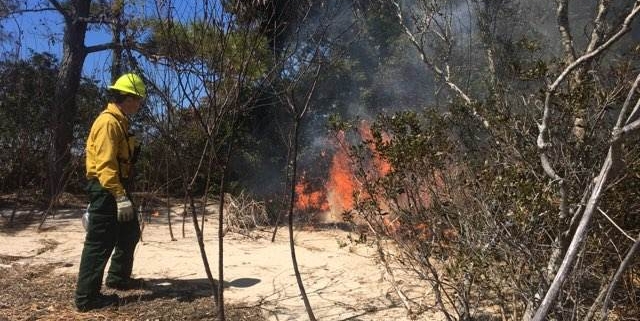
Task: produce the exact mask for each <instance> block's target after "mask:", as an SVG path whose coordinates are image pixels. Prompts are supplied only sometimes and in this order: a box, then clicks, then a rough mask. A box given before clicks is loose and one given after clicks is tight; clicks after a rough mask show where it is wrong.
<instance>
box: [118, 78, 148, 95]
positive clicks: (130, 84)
mask: <svg viewBox="0 0 640 321" xmlns="http://www.w3.org/2000/svg"><path fill="white" fill-rule="evenodd" d="M109 89H112V90H118V91H121V92H124V93H127V94H134V95H136V96H139V97H142V98H144V97H145V96H146V95H147V89H146V88H145V86H144V82H143V81H142V78H140V76H138V75H136V74H124V75H122V76H120V78H118V80H116V82H115V83H114V84H113V85H112V86H109Z"/></svg>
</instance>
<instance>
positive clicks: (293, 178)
mask: <svg viewBox="0 0 640 321" xmlns="http://www.w3.org/2000/svg"><path fill="white" fill-rule="evenodd" d="M299 124H300V119H299V118H297V117H296V120H295V123H294V125H293V146H292V147H291V148H292V152H291V185H290V186H289V187H290V189H291V194H290V199H289V248H290V250H291V260H292V262H293V271H294V273H295V275H296V281H297V282H298V288H299V289H300V295H301V296H302V301H303V302H304V307H305V309H306V310H307V314H308V315H309V320H310V321H316V317H315V316H314V315H313V310H312V309H311V304H310V303H309V298H308V297H307V293H306V291H305V289H304V284H303V283H302V277H301V276H300V270H299V269H298V260H297V259H296V246H295V242H294V239H293V205H294V204H295V197H296V189H295V186H296V180H297V178H296V168H297V163H298V162H297V158H298V157H297V156H298V126H299Z"/></svg>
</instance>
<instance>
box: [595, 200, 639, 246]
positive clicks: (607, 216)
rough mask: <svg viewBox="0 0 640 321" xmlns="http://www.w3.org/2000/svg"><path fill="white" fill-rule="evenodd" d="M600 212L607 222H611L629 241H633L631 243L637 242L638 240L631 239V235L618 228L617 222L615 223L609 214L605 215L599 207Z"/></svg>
mask: <svg viewBox="0 0 640 321" xmlns="http://www.w3.org/2000/svg"><path fill="white" fill-rule="evenodd" d="M598 211H600V213H601V214H602V215H603V216H604V217H605V218H606V219H607V221H609V223H611V224H612V225H613V226H614V227H615V228H616V229H618V231H620V233H622V234H624V236H626V237H627V238H628V239H630V240H631V242H635V241H636V240H635V239H634V238H633V237H631V236H630V235H629V234H627V232H625V231H624V230H623V229H622V228H621V227H620V226H618V224H616V222H614V221H613V220H612V219H611V218H610V217H609V215H607V213H605V211H603V210H602V209H601V208H600V207H598Z"/></svg>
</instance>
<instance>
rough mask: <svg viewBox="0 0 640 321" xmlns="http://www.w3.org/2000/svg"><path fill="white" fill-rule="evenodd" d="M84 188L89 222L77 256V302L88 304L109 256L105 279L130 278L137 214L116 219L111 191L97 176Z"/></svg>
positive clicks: (137, 227) (94, 293)
mask: <svg viewBox="0 0 640 321" xmlns="http://www.w3.org/2000/svg"><path fill="white" fill-rule="evenodd" d="M87 191H88V193H89V198H90V200H91V203H90V206H89V224H88V226H87V235H86V237H85V241H84V248H83V249H82V257H81V259H80V272H79V273H78V284H77V287H76V294H75V303H76V306H81V305H85V304H87V303H88V302H90V301H91V300H92V299H93V298H95V297H96V296H97V295H98V293H100V288H101V287H102V277H103V275H104V269H105V266H106V264H107V261H108V259H109V257H110V256H111V265H110V266H109V271H108V273H107V280H106V282H107V283H110V284H111V283H114V284H118V283H123V282H126V281H127V280H129V278H130V277H131V270H132V268H133V253H134V250H135V248H136V245H137V244H138V240H139V239H140V225H139V223H138V217H137V215H135V218H134V219H133V220H132V221H130V222H118V220H117V208H116V200H115V198H114V197H113V195H112V194H111V193H110V192H109V191H107V190H106V189H104V188H103V187H102V186H101V185H100V183H99V182H98V181H97V180H91V181H89V184H88V185H87ZM112 252H113V256H112V255H111V254H112Z"/></svg>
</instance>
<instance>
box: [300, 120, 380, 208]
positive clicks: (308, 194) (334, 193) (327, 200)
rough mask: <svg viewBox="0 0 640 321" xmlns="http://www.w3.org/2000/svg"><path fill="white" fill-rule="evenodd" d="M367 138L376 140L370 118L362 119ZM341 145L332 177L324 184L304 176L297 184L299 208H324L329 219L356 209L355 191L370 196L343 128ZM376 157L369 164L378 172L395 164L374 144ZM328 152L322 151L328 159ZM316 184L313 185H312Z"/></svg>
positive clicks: (333, 160) (362, 134) (362, 132)
mask: <svg viewBox="0 0 640 321" xmlns="http://www.w3.org/2000/svg"><path fill="white" fill-rule="evenodd" d="M358 132H359V134H360V137H361V138H362V139H363V140H366V141H369V142H373V135H372V132H371V128H370V126H369V124H368V123H367V122H364V121H363V122H361V124H360V127H359V130H358ZM388 140H389V137H388V136H384V137H383V141H385V142H386V141H388ZM336 143H337V144H336V145H337V148H336V149H335V153H334V154H333V156H332V157H331V163H330V167H329V173H328V175H329V177H328V178H327V179H326V180H325V182H326V183H324V185H323V186H316V185H322V184H309V183H308V182H307V181H306V180H305V178H304V176H305V174H303V175H302V178H301V179H300V181H299V182H298V183H297V184H296V187H295V193H296V204H295V205H296V208H297V209H298V210H302V211H305V212H309V211H321V212H323V213H322V214H323V216H324V217H325V218H326V219H329V220H341V213H344V212H348V211H351V210H353V209H354V207H355V204H354V199H353V196H354V193H356V192H360V195H361V197H362V198H366V197H367V196H366V193H363V192H362V191H360V190H361V184H360V183H359V182H358V180H357V178H356V175H355V174H354V167H353V166H352V165H353V164H352V161H351V159H350V158H349V155H348V153H347V150H346V147H345V146H348V145H349V143H348V142H347V140H346V138H345V133H344V132H339V133H338V137H337V142H336ZM370 152H371V156H372V159H371V160H370V161H369V162H368V164H366V165H365V166H368V167H369V168H368V169H369V170H371V173H374V175H378V177H380V176H384V175H386V174H388V173H389V172H390V171H391V170H392V167H391V165H390V164H389V163H388V162H386V161H385V160H383V159H381V158H380V157H379V154H378V152H377V151H376V149H375V146H372V147H371V150H370ZM325 153H326V152H325V151H322V152H321V154H320V156H321V157H322V158H323V159H324V158H325V157H326V154H325ZM312 185H313V186H312Z"/></svg>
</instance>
